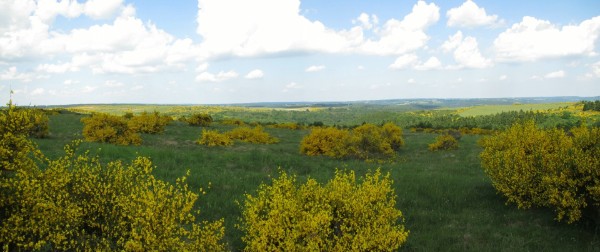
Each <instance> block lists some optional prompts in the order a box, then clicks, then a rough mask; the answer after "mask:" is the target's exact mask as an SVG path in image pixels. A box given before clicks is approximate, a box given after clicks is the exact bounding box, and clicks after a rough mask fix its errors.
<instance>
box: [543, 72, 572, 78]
mask: <svg viewBox="0 0 600 252" xmlns="http://www.w3.org/2000/svg"><path fill="white" fill-rule="evenodd" d="M566 75H567V74H566V73H565V71H563V70H559V71H555V72H550V73H547V74H546V75H544V78H546V79H557V78H564V77H565V76H566Z"/></svg>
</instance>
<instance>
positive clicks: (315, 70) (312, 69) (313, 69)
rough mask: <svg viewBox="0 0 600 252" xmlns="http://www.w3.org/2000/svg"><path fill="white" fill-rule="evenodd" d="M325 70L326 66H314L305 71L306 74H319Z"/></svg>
mask: <svg viewBox="0 0 600 252" xmlns="http://www.w3.org/2000/svg"><path fill="white" fill-rule="evenodd" d="M323 70H325V66H324V65H318V66H317V65H312V66H309V67H307V68H306V69H304V71H305V72H307V73H312V72H319V71H323Z"/></svg>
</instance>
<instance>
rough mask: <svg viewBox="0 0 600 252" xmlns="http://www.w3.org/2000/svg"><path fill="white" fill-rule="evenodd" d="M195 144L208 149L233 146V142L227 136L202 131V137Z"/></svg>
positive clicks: (215, 132) (211, 131) (212, 131)
mask: <svg viewBox="0 0 600 252" xmlns="http://www.w3.org/2000/svg"><path fill="white" fill-rule="evenodd" d="M197 143H198V144H202V145H206V146H209V147H213V146H230V145H233V140H232V139H231V138H230V137H229V136H228V135H227V134H223V133H219V131H216V130H205V129H202V135H201V136H200V139H198V141H197Z"/></svg>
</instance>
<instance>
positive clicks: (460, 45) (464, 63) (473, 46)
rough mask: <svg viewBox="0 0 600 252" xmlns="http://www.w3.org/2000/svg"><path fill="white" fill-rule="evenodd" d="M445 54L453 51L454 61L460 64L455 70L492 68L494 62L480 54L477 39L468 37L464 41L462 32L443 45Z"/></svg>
mask: <svg viewBox="0 0 600 252" xmlns="http://www.w3.org/2000/svg"><path fill="white" fill-rule="evenodd" d="M442 49H443V50H444V52H451V51H453V56H454V60H455V61H456V63H458V65H457V66H453V67H454V68H465V67H466V68H486V67H490V66H492V61H491V60H489V59H486V58H484V57H483V56H482V55H481V53H480V52H479V46H478V43H477V39H476V38H474V37H471V36H467V37H465V38H464V39H463V34H462V32H461V31H458V32H456V33H455V34H454V35H452V36H450V37H449V38H448V40H447V41H445V42H444V43H443V44H442Z"/></svg>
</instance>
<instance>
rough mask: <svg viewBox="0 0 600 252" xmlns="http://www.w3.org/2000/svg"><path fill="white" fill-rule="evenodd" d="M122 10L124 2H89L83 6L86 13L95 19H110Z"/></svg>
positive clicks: (91, 0)
mask: <svg viewBox="0 0 600 252" xmlns="http://www.w3.org/2000/svg"><path fill="white" fill-rule="evenodd" d="M122 8H124V6H123V0H88V1H87V2H85V4H84V5H83V11H84V13H85V14H86V15H87V16H89V17H91V18H95V19H106V18H110V17H112V16H114V15H115V14H116V13H117V11H120V10H121V9H122Z"/></svg>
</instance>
